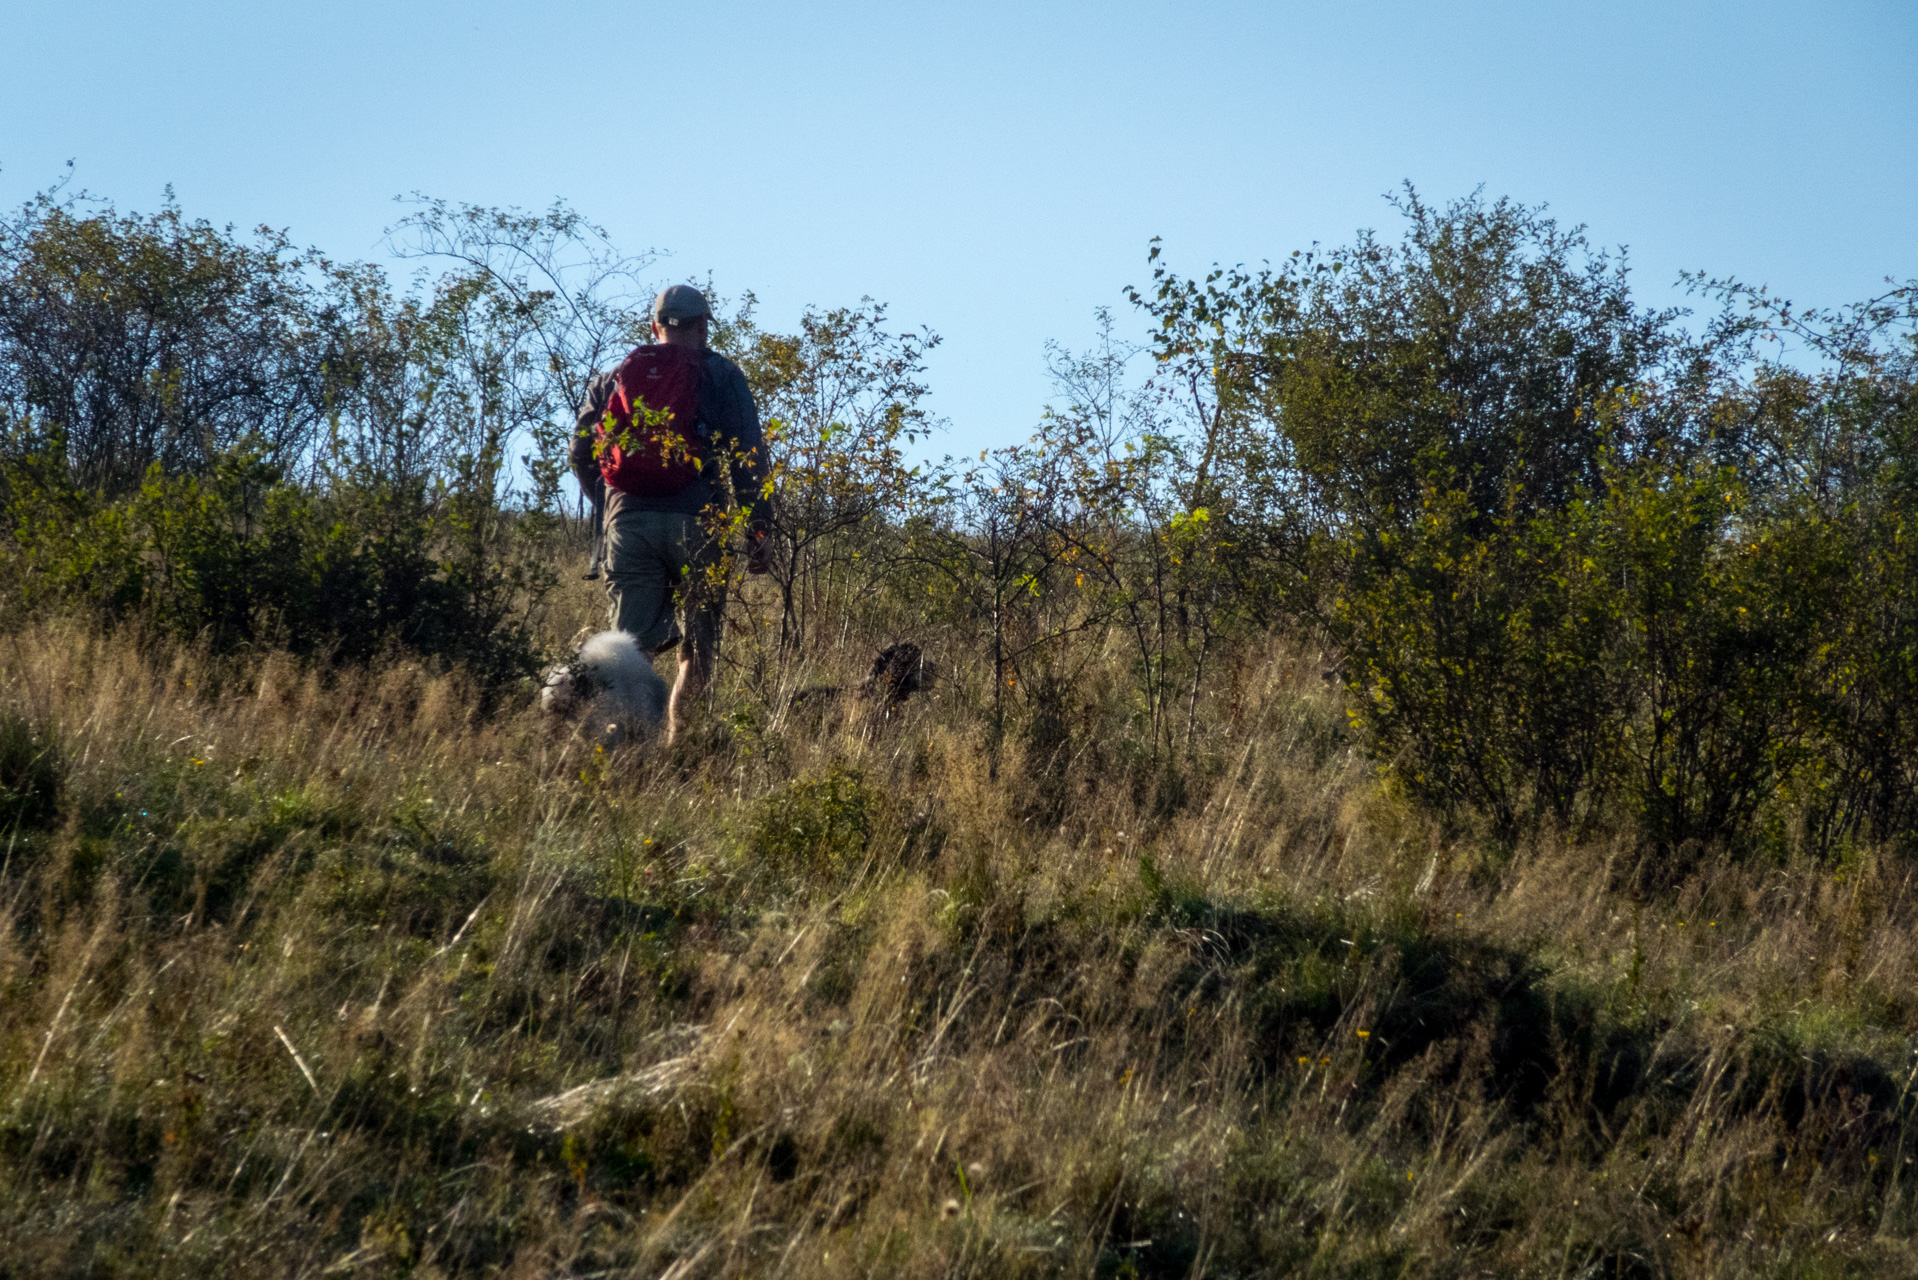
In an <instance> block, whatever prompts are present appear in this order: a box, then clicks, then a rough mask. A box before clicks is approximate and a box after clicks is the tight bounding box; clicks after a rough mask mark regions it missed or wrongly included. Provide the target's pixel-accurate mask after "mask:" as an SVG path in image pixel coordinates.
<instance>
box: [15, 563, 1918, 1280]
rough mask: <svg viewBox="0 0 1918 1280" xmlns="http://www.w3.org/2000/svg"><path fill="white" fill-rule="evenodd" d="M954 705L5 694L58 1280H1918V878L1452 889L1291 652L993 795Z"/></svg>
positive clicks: (44, 1228) (1074, 734)
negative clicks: (641, 707)
mask: <svg viewBox="0 0 1918 1280" xmlns="http://www.w3.org/2000/svg"><path fill="white" fill-rule="evenodd" d="M582 599H583V598H582ZM575 611H576V612H578V613H579V614H580V615H581V617H580V618H579V619H574V618H571V617H569V618H567V619H566V621H567V623H568V625H566V626H563V627H561V626H557V624H556V629H557V630H558V631H560V632H570V630H571V625H573V624H575V623H576V622H577V621H580V620H583V619H584V617H585V615H586V614H587V613H588V612H589V611H590V605H589V604H585V603H578V604H577V608H576V610H575ZM866 652H868V650H866V649H864V648H863V647H862V646H861V645H860V644H859V643H857V642H856V641H854V640H852V639H848V640H846V641H845V647H844V649H843V651H841V652H838V653H829V654H826V655H824V656H823V657H822V658H821V659H820V660H819V661H820V662H821V663H822V664H823V665H824V666H825V667H826V668H827V669H829V670H830V669H834V668H836V669H838V670H839V671H841V672H842V673H850V672H852V671H853V670H855V669H856V666H857V664H858V662H859V660H860V658H861V657H863V656H864V654H865V653H866ZM942 657H943V658H944V659H945V660H946V661H947V663H948V664H949V665H950V666H952V667H954V668H955V669H958V670H959V671H960V672H961V673H962V674H961V678H958V679H955V680H952V681H949V682H947V683H946V684H945V685H944V686H942V687H941V689H940V690H939V691H938V693H937V694H936V695H935V696H933V697H930V698H925V699H921V700H917V701H915V702H913V703H911V704H909V705H908V707H907V708H906V710H905V712H904V713H903V714H902V715H900V716H897V717H895V718H894V719H892V720H881V719H875V718H874V717H872V716H871V715H870V714H868V713H867V712H866V711H864V710H863V709H862V708H860V707H858V706H857V705H847V706H839V707H835V708H832V709H829V710H827V711H825V712H815V713H813V714H811V715H802V714H785V713H780V712H778V711H777V710H776V709H775V708H774V707H769V706H767V705H764V704H761V703H756V702H755V701H754V700H753V699H752V698H751V697H750V696H749V695H748V694H746V693H743V692H735V693H727V694H722V695H721V697H720V705H719V706H717V707H716V708H715V715H714V723H713V727H712V729H711V730H710V732H708V733H707V734H706V735H705V736H704V737H703V738H702V739H701V740H700V741H697V742H695V743H693V744H691V745H689V746H687V747H685V748H684V749H682V750H679V751H677V752H676V753H674V754H671V755H663V754H653V755H627V754H618V755H613V756H608V755H606V754H604V753H601V752H595V751H594V750H592V749H591V748H590V747H589V746H586V745H583V744H582V743H581V742H580V741H578V740H576V739H573V738H569V737H568V736H566V735H565V734H562V733H556V732H555V731H553V729H552V728H551V726H549V725H546V724H544V723H542V722H541V721H540V720H539V719H538V718H537V716H536V715H535V714H534V713H532V712H531V711H530V710H520V709H517V708H516V707H508V708H506V709H504V710H502V711H500V712H499V713H497V714H494V715H491V716H490V717H488V718H485V719H482V718H480V717H479V716H478V714H477V713H476V712H475V711H474V710H473V707H474V705H475V698H474V696H473V693H472V691H471V690H470V689H468V688H466V687H464V686H463V685H462V684H461V682H460V681H459V679H458V678H457V677H454V676H445V675H433V674H429V673H426V672H423V671H420V670H418V669H414V668H409V667H406V666H403V665H396V666H393V667H390V668H386V669H381V670H371V671H362V672H356V673H348V674H344V675H339V676H336V677H332V678H327V679H322V678H321V677H320V676H318V675H315V674H313V673H311V672H307V671H303V670H301V669H299V668H298V667H296V666H295V665H293V664H292V663H291V662H289V661H288V660H286V659H284V658H280V657H274V656H267V657H264V658H259V659H257V660H249V661H236V662H212V661H209V660H207V659H205V658H203V657H199V656H196V655H194V654H191V653H187V654H171V653H169V654H165V655H159V656H155V655H154V654H152V653H144V654H143V653H142V652H141V651H140V650H138V649H137V648H136V647H135V646H134V645H133V644H132V642H131V641H128V640H123V639H102V638H99V637H96V636H93V635H91V634H88V633H86V632H83V631H81V630H79V629H76V628H70V627H63V626H60V625H55V624H48V625H45V626H41V627H39V628H37V629H32V630H28V631H26V632H23V633H19V634H15V635H13V636H10V637H7V638H5V639H4V640H0V708H3V709H4V710H5V712H6V713H7V715H8V716H9V717H11V718H10V719H9V720H8V725H10V726H11V728H9V729H8V730H7V733H9V734H11V735H12V736H11V737H10V738H9V739H8V740H9V741H11V742H14V743H15V744H16V745H15V746H14V747H11V748H8V749H7V751H10V752H11V754H7V753H6V752H0V756H4V761H5V762H6V763H4V767H3V768H0V772H5V773H6V776H5V777H4V778H0V781H5V782H6V783H7V784H8V785H9V786H11V787H13V788H14V790H13V791H12V792H10V793H9V794H8V797H7V801H8V805H9V807H8V809H7V813H8V814H9V821H10V822H11V823H12V826H11V828H10V831H9V835H8V839H7V843H6V845H5V853H4V858H5V868H4V871H0V1246H3V1247H0V1275H6V1276H41V1275H45V1276H54V1275H76V1276H79V1275H85V1276H107V1275H137V1276H168V1275H191V1276H196V1277H204V1276H208V1275H268V1276H278V1275H285V1276H293V1275H319V1274H332V1275H354V1274H365V1275H378V1274H399V1273H411V1274H417V1275H449V1276H450V1275H455V1274H458V1275H470V1274H504V1275H513V1276H551V1275H576V1276H585V1275H608V1276H611V1275H634V1276H664V1275H670V1276H673V1277H679V1278H687V1277H695V1276H698V1277H716V1276H732V1275H768V1276H771V1275H781V1276H795V1277H798V1276H843V1275H871V1276H920V1275H924V1276H931V1275H941V1276H945V1275H953V1276H958V1275H988V1276H993V1277H995V1278H998V1277H1006V1276H1012V1275H1028V1274H1029V1275H1052V1274H1065V1275H1156V1276H1186V1275H1195V1276H1196V1275H1206V1276H1251V1275H1274V1276H1279V1275H1295V1274H1325V1275H1380V1276H1386V1275H1391V1276H1401V1275H1404V1276H1453V1275H1457V1276H1467V1275H1481V1274H1499V1275H1539V1276H1567V1277H1569V1276H1614V1275H1631V1276H1653V1275H1666V1274H1670V1275H1684V1276H1733V1275H1751V1274H1763V1275H1781V1276H1784V1275H1805V1276H1811V1275H1837V1274H1871V1275H1886V1274H1910V1273H1914V1272H1918V1266H1914V1264H1913V1262H1912V1261H1911V1257H1912V1255H1911V1252H1910V1243H1911V1236H1912V1233H1913V1231H1914V1215H1913V1206H1912V1200H1911V1186H1912V1179H1913V1173H1914V1168H1913V1166H1912V1165H1911V1163H1910V1160H1911V1155H1910V1154H1908V1153H1909V1152H1911V1149H1912V1147H1913V1146H1914V1143H1913V1142H1912V1138H1913V1137H1914V1134H1913V1132H1912V1128H1911V1124H1910V1119H1909V1117H1910V1114H1911V1105H1912V1099H1911V1096H1910V1094H1911V1086H1912V1083H1913V1072H1914V1069H1918V1057H1915V1056H1914V1044H1915V1043H1918V1042H1915V1041H1914V1040H1913V1037H1912V1032H1913V1029H1914V1024H1915V1023H1918V965H1915V964H1914V960H1918V955H1915V954H1914V946H1915V944H1914V934H1913V929H1912V926H1913V922H1914V915H1915V914H1918V909H1915V907H1914V903H1913V900H1912V896H1911V892H1910V883H1909V879H1910V869H1909V868H1908V867H1907V866H1906V865H1905V864H1903V863H1899V862H1893V861H1890V860H1887V859H1885V858H1882V857H1880V856H1878V855H1876V854H1874V853H1873V852H1871V851H1869V850H1866V851H1860V852H1858V853H1856V854H1855V855H1854V856H1853V857H1851V858H1850V859H1849V860H1848V861H1847V862H1846V863H1845V864H1844V865H1842V866H1831V865H1818V864H1812V863H1809V862H1806V863H1793V864H1790V865H1767V866H1756V865H1752V864H1749V863H1744V864H1735V863H1729V862H1711V861H1707V862H1706V863H1705V864H1704V865H1703V867H1702V869H1701V870H1699V871H1698V872H1697V873H1696V874H1694V875H1693V876H1692V877H1691V878H1690V879H1688V880H1687V881H1686V882H1685V883H1684V884H1683V885H1681V886H1680V887H1678V888H1677V889H1676V890H1671V891H1666V892H1661V893H1659V894H1656V895H1634V894H1633V893H1631V892H1629V891H1628V890H1627V888H1625V887H1624V886H1629V885H1630V884H1631V883H1633V874H1632V871H1633V869H1632V867H1631V866H1630V860H1631V855H1630V851H1629V848H1628V847H1627V846H1623V845H1620V846H1616V847H1614V846H1610V845H1606V846H1598V847H1562V846H1559V845H1556V844H1553V843H1551V842H1549V841H1545V842H1541V843H1539V844H1538V845H1536V846H1535V847H1529V848H1527V849H1524V850H1522V851H1520V852H1519V853H1518V854H1517V855H1514V856H1509V857H1500V856H1494V855H1492V854H1488V853H1484V852H1482V851H1480V850H1479V848H1478V847H1477V846H1475V845H1474V844H1472V843H1471V842H1469V841H1464V842H1459V841H1452V842H1447V841H1443V840H1441V839H1440V838H1439V836H1438V834H1437V833H1436V832H1435V830H1434V829H1433V828H1431V827H1430V826H1429V825H1428V824H1427V823H1426V822H1424V821H1423V820H1422V819H1420V818H1418V817H1417V816H1416V815H1414V814H1412V813H1410V812H1408V811H1406V810H1405V809H1403V808H1402V807H1401V806H1399V805H1397V804H1396V803H1395V802H1394V801H1393V800H1392V799H1391V797H1390V796H1389V795H1387V794H1385V793H1384V792H1383V791H1382V790H1381V788H1380V787H1379V785H1378V784H1377V782H1376V781H1375V780H1374V777H1373V774H1372V771H1371V770H1370V768H1369V767H1368V766H1366V765H1365V764H1364V763H1363V762H1361V761H1360V760H1358V759H1356V758H1355V757H1354V755H1353V753H1352V752H1351V750H1350V748H1349V746H1348V745H1347V744H1346V742H1345V740H1344V737H1343V731H1342V728H1341V726H1342V721H1343V717H1342V712H1341V708H1340V707H1339V706H1338V705H1337V704H1336V700H1335V696H1334V695H1333V694H1332V693H1330V692H1329V691H1327V689H1326V687H1325V685H1324V684H1323V682H1322V681H1321V679H1320V678H1319V664H1318V663H1317V662H1316V661H1315V660H1314V659H1315V655H1312V654H1310V653H1303V654H1301V653H1299V652H1296V651H1294V650H1290V649H1287V648H1285V647H1284V646H1282V645H1279V644H1278V643H1277V642H1275V643H1274V644H1273V646H1272V647H1271V650H1270V651H1269V652H1266V653H1261V654H1256V655H1248V656H1247V657H1246V659H1245V660H1244V661H1241V662H1240V663H1238V664H1237V665H1236V666H1235V667H1234V669H1233V671H1234V674H1232V675H1231V677H1230V678H1229V679H1227V680H1226V681H1225V682H1224V683H1223V684H1222V685H1221V687H1220V688H1219V689H1217V690H1216V691H1214V694H1213V696H1212V700H1211V703H1210V704H1209V712H1210V714H1209V716H1208V717H1207V722H1208V724H1209V725H1210V726H1211V727H1210V728H1208V729H1207V730H1206V731H1205V732H1204V733H1202V734H1201V735H1200V738H1199V740H1198V741H1196V742H1195V743H1194V745H1193V748H1192V750H1191V751H1190V752H1189V753H1188V755H1187V757H1186V758H1185V760H1184V762H1183V763H1182V765H1181V766H1180V767H1179V769H1178V770H1177V771H1176V773H1172V772H1168V771H1167V770H1165V769H1163V768H1155V767H1152V766H1151V765H1150V764H1149V763H1148V762H1147V761H1145V760H1144V759H1142V758H1141V757H1140V756H1139V755H1138V753H1136V752H1133V751H1129V750H1128V749H1127V747H1126V745H1125V732H1126V730H1125V724H1126V717H1127V703H1126V695H1125V691H1124V683H1123V676H1124V668H1123V664H1122V663H1121V662H1120V661H1118V660H1117V659H1114V660H1112V661H1111V662H1110V663H1108V664H1106V665H1105V666H1095V669H1094V673H1093V675H1091V676H1089V677H1087V678H1085V679H1083V680H1082V681H1081V682H1080V683H1079V684H1078V685H1076V686H1075V687H1074V688H1073V689H1071V690H1070V691H1069V692H1068V695H1067V696H1066V698H1065V700H1064V701H1063V702H1062V703H1060V704H1059V705H1057V706H1055V707H1054V708H1053V710H1052V715H1051V719H1050V721H1049V723H1050V724H1051V725H1052V727H1051V728H1050V729H1043V731H1042V730H1041V729H1031V730H1028V731H1027V732H1025V735H1024V737H1023V738H1021V739H1020V740H1019V741H1018V742H1015V744H1014V746H1013V748H1012V750H1013V753H1014V754H1013V758H1012V759H1010V760H1009V761H1008V767H1007V768H1006V769H1005V770H1004V771H1003V772H1002V781H1001V782H999V783H993V782H990V781H988V778H987V774H986V769H985V765H984V758H983V742H984V737H983V727H982V723H981V720H980V717H979V716H978V715H977V714H975V713H974V712H973V711H972V710H970V709H969V708H971V707H975V706H977V705H978V704H979V701H980V699H979V691H978V690H977V689H975V688H971V687H969V685H968V683H967V680H966V678H964V676H963V671H964V664H963V662H960V661H957V660H955V658H954V656H953V655H950V654H947V655H942ZM760 677H761V679H762V681H764V680H771V681H773V682H774V683H777V682H778V681H782V680H783V681H785V682H786V683H793V682H795V681H797V680H798V676H797V674H793V675H790V677H789V676H788V675H784V674H781V673H778V672H774V673H773V674H772V675H771V676H767V675H766V673H765V672H764V671H762V672H761V673H760ZM807 678H808V679H810V678H811V675H810V673H809V674H808V677H807ZM762 687H764V686H763V685H762ZM1060 725H1064V726H1065V728H1066V729H1067V730H1069V731H1068V732H1065V733H1063V734H1062V733H1061V732H1060V728H1059V726H1060ZM1048 735H1049V736H1048ZM19 743H27V744H29V745H28V746H19V745H18V744H19ZM35 743H37V744H40V745H42V746H45V745H51V746H52V747H53V748H54V749H55V750H56V751H57V755H58V759H59V760H60V762H61V765H60V769H59V771H58V777H59V779H60V785H59V790H58V793H57V796H51V797H49V796H43V797H42V798H43V799H51V803H42V804H40V805H39V806H38V807H35V804H33V803H30V802H29V801H31V800H32V797H33V796H34V795H41V794H42V793H45V792H47V791H48V788H49V787H50V786H51V784H49V783H46V782H45V777H44V776H43V775H42V774H36V773H34V772H33V770H32V769H30V768H28V764H30V763H31V759H32V757H33V756H34V754H35V751H37V750H38V747H35V746H33V745H32V744H35ZM23 770H24V772H23ZM36 777H38V778H41V781H39V782H35V781H34V779H35V778H36ZM23 779H24V781H23ZM35 788H38V790H35ZM22 797H25V798H24V799H23V798H22Z"/></svg>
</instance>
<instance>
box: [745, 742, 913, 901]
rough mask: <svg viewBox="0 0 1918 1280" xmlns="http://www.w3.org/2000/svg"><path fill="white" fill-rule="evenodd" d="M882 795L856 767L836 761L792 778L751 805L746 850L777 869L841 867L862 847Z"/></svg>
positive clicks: (811, 870)
mask: <svg viewBox="0 0 1918 1280" xmlns="http://www.w3.org/2000/svg"><path fill="white" fill-rule="evenodd" d="M883 798H884V797H883V794H882V793H881V792H880V791H879V790H878V789H876V788H874V787H872V786H869V785H867V783H866V782H865V780H864V779H863V778H862V777H861V776H860V775H859V774H858V773H855V772H852V771H850V770H847V769H843V768H841V767H840V766H838V765H834V766H833V767H832V768H831V769H829V770H827V771H826V772H825V773H824V774H821V775H819V776H817V777H804V778H796V779H794V780H793V781H792V782H790V783H788V784H786V786H785V787H783V788H781V789H780V790H778V791H775V792H773V793H771V794H770V795H768V796H767V797H766V798H765V799H763V800H761V801H760V802H759V804H758V805H757V806H756V807H755V809H754V811H753V814H752V818H751V821H750V824H749V827H748V830H747V835H746V850H747V852H748V854H749V855H751V856H753V857H755V858H758V859H759V860H761V861H762V862H764V863H766V864H767V865H768V866H769V867H771V868H773V869H774V870H776V871H781V872H789V873H801V874H808V873H809V874H815V875H816V874H822V873H830V872H834V871H838V870H841V869H843V868H845V867H846V866H847V865H848V864H850V863H851V862H852V861H853V860H855V859H856V858H858V857H860V856H861V855H862V854H864V853H865V852H866V848H867V846H868V844H869V843H870V842H871V840H872V835H873V828H874V825H875V823H876V821H877V818H878V814H879V809H880V805H881V802H882V800H883Z"/></svg>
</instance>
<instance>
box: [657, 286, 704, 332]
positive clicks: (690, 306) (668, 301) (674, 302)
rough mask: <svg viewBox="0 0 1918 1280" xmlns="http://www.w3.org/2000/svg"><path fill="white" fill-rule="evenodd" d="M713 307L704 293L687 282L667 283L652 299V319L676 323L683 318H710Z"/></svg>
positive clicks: (683, 319) (663, 322)
mask: <svg viewBox="0 0 1918 1280" xmlns="http://www.w3.org/2000/svg"><path fill="white" fill-rule="evenodd" d="M712 316H713V309H712V308H711V307H709V306H707V305H706V295H705V294H703V293H701V292H700V291H699V290H697V289H695V288H693V287H692V286H691V285H689V284H669V285H667V286H666V287H665V288H664V289H661V290H660V291H659V296H658V297H657V298H654V299H653V319H655V320H657V321H659V322H660V323H661V324H672V325H676V324H679V323H680V322H682V321H685V320H710V319H712Z"/></svg>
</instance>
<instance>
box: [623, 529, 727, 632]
mask: <svg viewBox="0 0 1918 1280" xmlns="http://www.w3.org/2000/svg"><path fill="white" fill-rule="evenodd" d="M719 553H720V546H719V543H718V542H717V540H715V539H714V538H713V537H712V536H711V535H709V534H708V533H707V532H706V530H705V529H703V528H701V527H700V522H699V517H698V516H687V515H676V514H673V513H671V512H665V511H632V510H615V511H613V512H611V513H610V515H609V518H608V519H607V521H606V561H607V566H606V595H607V598H608V601H609V604H610V608H609V609H608V611H607V612H608V614H609V615H610V617H611V620H612V625H613V626H614V627H615V628H616V629H618V630H620V631H624V632H627V633H628V634H630V635H631V636H632V637H633V639H634V640H635V641H636V642H637V643H638V645H639V647H640V648H641V649H644V650H645V651H646V652H647V653H657V652H658V651H659V650H660V649H661V648H662V647H664V646H665V645H666V643H667V642H668V641H670V640H674V639H681V638H683V639H684V640H685V641H686V656H692V655H694V654H698V655H700V656H703V657H706V658H711V657H712V656H713V654H714V653H716V652H717V649H718V644H719V620H720V615H721V614H722V613H723V612H724V610H725V596H724V595H723V594H722V593H721V592H720V591H719V590H718V589H716V588H715V587H714V586H713V584H712V583H711V582H709V581H708V575H707V572H706V570H707V569H709V568H710V567H711V566H712V565H714V564H715V563H717V562H718V560H719Z"/></svg>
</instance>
